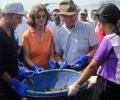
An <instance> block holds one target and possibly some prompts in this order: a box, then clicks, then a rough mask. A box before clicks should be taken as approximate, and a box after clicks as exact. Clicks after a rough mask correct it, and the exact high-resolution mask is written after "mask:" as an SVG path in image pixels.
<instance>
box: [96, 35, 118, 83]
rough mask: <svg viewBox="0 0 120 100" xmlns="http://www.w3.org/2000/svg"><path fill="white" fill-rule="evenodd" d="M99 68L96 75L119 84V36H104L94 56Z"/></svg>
mask: <svg viewBox="0 0 120 100" xmlns="http://www.w3.org/2000/svg"><path fill="white" fill-rule="evenodd" d="M94 60H96V61H97V62H98V63H99V64H100V65H101V66H100V68H99V69H98V75H100V76H102V77H103V78H105V79H107V80H109V81H112V82H114V83H116V84H120V36H118V35H116V34H115V33H113V34H109V35H106V36H105V37H104V39H103V41H102V42H101V44H100V47H99V48H98V50H97V51H96V53H95V55H94Z"/></svg>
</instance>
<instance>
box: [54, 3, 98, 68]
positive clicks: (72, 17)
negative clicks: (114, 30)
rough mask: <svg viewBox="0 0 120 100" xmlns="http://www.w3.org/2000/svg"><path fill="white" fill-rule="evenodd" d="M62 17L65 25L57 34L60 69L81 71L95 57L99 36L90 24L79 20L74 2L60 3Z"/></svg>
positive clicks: (56, 43) (57, 56) (56, 50)
mask: <svg viewBox="0 0 120 100" xmlns="http://www.w3.org/2000/svg"><path fill="white" fill-rule="evenodd" d="M59 14H60V16H61V17H62V19H63V20H64V24H63V25H62V26H61V27H60V28H59V30H58V31H57V33H56V34H55V38H54V39H55V41H54V43H55V53H56V60H57V62H58V64H59V65H60V68H68V67H67V65H70V66H71V68H72V69H75V70H80V69H81V68H82V67H83V66H85V65H86V64H87V63H88V62H89V60H90V59H91V58H92V57H93V55H94V52H95V51H96V49H97V43H98V40H97V36H96V35H95V31H94V29H93V27H92V25H91V24H90V23H86V22H82V21H79V20H78V7H77V6H76V5H75V4H74V3H73V1H72V2H71V1H62V2H61V3H60V13H59Z"/></svg>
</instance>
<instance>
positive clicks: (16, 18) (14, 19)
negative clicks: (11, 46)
mask: <svg viewBox="0 0 120 100" xmlns="http://www.w3.org/2000/svg"><path fill="white" fill-rule="evenodd" d="M22 17H23V16H22V15H18V14H10V15H9V18H10V19H9V27H10V28H12V29H14V30H15V29H16V27H17V26H18V24H20V23H21V22H22Z"/></svg>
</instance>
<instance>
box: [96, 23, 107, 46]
mask: <svg viewBox="0 0 120 100" xmlns="http://www.w3.org/2000/svg"><path fill="white" fill-rule="evenodd" d="M95 31H96V35H97V37H98V40H99V45H100V43H101V42H102V40H103V38H104V36H105V35H106V34H105V32H104V31H103V29H102V25H101V24H100V23H99V22H98V24H97V26H96V28H95Z"/></svg>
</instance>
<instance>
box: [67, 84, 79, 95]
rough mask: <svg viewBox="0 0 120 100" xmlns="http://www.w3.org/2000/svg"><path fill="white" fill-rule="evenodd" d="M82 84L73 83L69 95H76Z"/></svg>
mask: <svg viewBox="0 0 120 100" xmlns="http://www.w3.org/2000/svg"><path fill="white" fill-rule="evenodd" d="M79 89H80V86H78V85H76V84H73V85H71V86H70V87H69V90H68V96H74V95H76V94H77V93H78V91H79Z"/></svg>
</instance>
